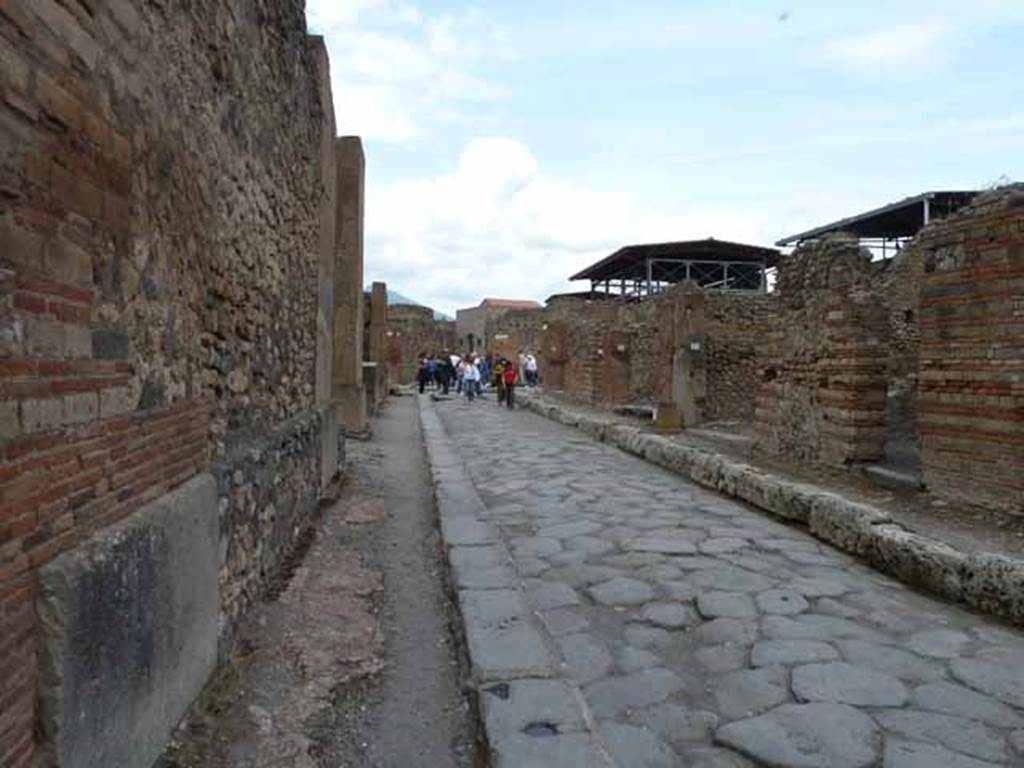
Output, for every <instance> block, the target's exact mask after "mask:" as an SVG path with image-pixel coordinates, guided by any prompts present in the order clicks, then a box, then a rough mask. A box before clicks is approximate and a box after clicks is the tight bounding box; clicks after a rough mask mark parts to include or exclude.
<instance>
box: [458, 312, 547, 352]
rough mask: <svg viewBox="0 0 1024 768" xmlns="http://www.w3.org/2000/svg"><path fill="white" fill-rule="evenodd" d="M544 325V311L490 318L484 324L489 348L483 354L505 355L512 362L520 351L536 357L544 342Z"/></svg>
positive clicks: (512, 313) (515, 313)
mask: <svg viewBox="0 0 1024 768" xmlns="http://www.w3.org/2000/svg"><path fill="white" fill-rule="evenodd" d="M543 325H544V310H543V309H539V308H538V309H510V310H506V311H505V312H503V313H501V314H499V315H498V316H497V317H493V318H488V319H487V321H486V323H485V324H484V338H485V339H486V340H487V346H486V349H482V350H481V352H483V353H485V354H486V353H488V352H490V353H493V354H495V355H503V356H505V357H507V358H509V359H510V360H511V359H515V357H516V356H517V355H518V354H519V350H523V351H524V352H530V353H532V354H534V355H536V354H537V350H538V349H540V345H541V341H542V338H541V337H542V334H543V332H544V331H543ZM461 338H464V337H460V339H461Z"/></svg>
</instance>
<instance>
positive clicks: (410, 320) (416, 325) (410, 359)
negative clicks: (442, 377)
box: [385, 304, 457, 384]
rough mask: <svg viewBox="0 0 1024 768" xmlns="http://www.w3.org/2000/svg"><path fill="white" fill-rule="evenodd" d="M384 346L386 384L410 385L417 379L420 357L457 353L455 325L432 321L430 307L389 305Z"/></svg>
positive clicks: (442, 321) (445, 321) (449, 322)
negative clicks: (447, 352)
mask: <svg viewBox="0 0 1024 768" xmlns="http://www.w3.org/2000/svg"><path fill="white" fill-rule="evenodd" d="M386 345H387V350H386V353H385V354H386V359H387V367H388V378H389V381H391V382H392V383H396V384H409V383H411V382H412V381H414V380H415V379H416V371H417V369H418V368H419V362H420V360H421V359H422V357H423V356H425V355H430V354H440V353H441V352H443V351H445V350H451V351H455V350H456V349H457V345H456V337H455V322H454V321H452V320H435V319H434V310H432V309H431V308H430V307H421V306H417V305H413V304H392V305H391V306H389V307H388V315H387V334H386Z"/></svg>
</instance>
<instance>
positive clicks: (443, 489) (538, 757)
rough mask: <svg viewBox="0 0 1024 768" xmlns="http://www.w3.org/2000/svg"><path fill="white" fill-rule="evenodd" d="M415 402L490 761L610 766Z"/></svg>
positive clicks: (457, 472)
mask: <svg viewBox="0 0 1024 768" xmlns="http://www.w3.org/2000/svg"><path fill="white" fill-rule="evenodd" d="M417 400H418V403H419V414H420V425H421V427H422V430H423V440H424V443H425V444H426V448H427V458H428V463H429V466H430V472H431V475H432V477H433V483H434V494H435V498H436V500H437V509H438V514H439V516H440V519H441V534H442V538H443V540H444V548H445V555H446V558H447V561H448V568H449V573H450V576H451V583H452V586H453V587H454V589H455V590H456V592H457V596H458V605H459V613H460V615H461V617H462V625H463V630H464V632H465V637H466V645H467V647H468V649H469V659H470V665H471V668H472V677H473V686H474V688H475V690H476V695H477V700H478V702H479V704H480V712H481V719H482V720H483V726H484V733H485V736H486V740H487V745H488V752H489V758H490V762H489V764H490V765H492V766H501V767H506V768H513V766H517V767H518V766H530V767H531V768H547V766H550V767H551V768H556V766H557V767H568V766H579V768H590V767H591V766H593V767H594V768H613V766H614V765H615V764H614V762H613V761H612V759H611V758H610V757H609V755H608V752H607V750H606V749H605V748H604V746H603V744H602V743H601V740H600V738H599V737H598V736H597V730H596V728H595V725H594V719H593V716H592V714H591V712H590V709H589V707H588V706H587V704H586V701H585V700H584V698H583V694H582V693H581V692H580V689H579V687H578V686H577V685H576V683H575V682H574V681H573V680H571V679H569V678H568V677H567V676H565V675H564V674H563V672H562V668H561V664H560V657H559V654H558V653H557V652H556V651H555V650H554V647H555V646H554V642H553V641H552V640H551V638H550V637H549V636H548V634H547V631H546V630H545V629H544V628H543V627H542V625H541V623H540V622H539V620H538V618H537V617H536V615H535V614H534V612H533V611H532V609H531V608H530V604H529V601H528V599H527V598H526V596H525V595H524V594H523V591H522V589H521V588H520V583H519V577H518V574H517V573H516V570H515V567H514V565H513V561H512V558H511V556H510V554H509V552H508V549H507V548H506V546H505V544H504V543H503V542H502V540H501V537H500V536H499V535H498V532H497V530H496V529H495V527H494V525H493V524H492V523H491V522H490V521H489V520H488V519H487V508H486V507H485V506H484V504H483V502H482V501H481V500H480V497H479V495H477V492H476V489H475V488H474V487H473V484H472V482H471V480H470V478H469V475H468V473H467V471H466V467H465V465H464V464H463V462H462V460H461V459H460V458H459V457H458V455H457V454H456V452H455V451H454V450H453V449H452V447H451V444H450V442H449V440H448V437H447V434H446V433H445V429H444V426H443V425H442V424H441V420H440V418H439V417H438V415H437V413H436V412H435V410H434V406H433V403H432V402H431V401H430V400H429V399H428V398H426V397H422V396H421V397H418V398H417Z"/></svg>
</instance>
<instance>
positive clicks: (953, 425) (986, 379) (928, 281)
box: [917, 185, 1024, 512]
mask: <svg viewBox="0 0 1024 768" xmlns="http://www.w3.org/2000/svg"><path fill="white" fill-rule="evenodd" d="M917 245H918V247H919V248H920V249H921V253H922V260H923V278H922V280H923V282H922V286H921V304H920V312H921V315H920V330H921V362H920V374H919V375H920V414H921V415H920V419H921V438H922V456H921V459H922V476H923V480H924V483H925V484H926V486H927V487H928V488H929V489H931V490H934V491H937V492H939V493H941V494H943V495H947V496H951V497H953V498H956V499H962V500H967V501H971V502H975V503H983V504H988V505H995V506H999V507H1003V508H1006V509H1009V510H1013V511H1016V512H1020V511H1021V510H1024V362H1022V360H1024V187H1021V186H1019V185H1018V186H1015V187H1010V188H1006V189H1002V190H997V191H995V192H992V193H989V194H987V195H985V196H982V197H980V198H979V199H978V200H977V201H976V202H975V204H974V205H972V206H971V207H969V208H967V209H964V210H962V211H961V212H959V213H958V214H957V215H955V216H954V217H952V218H950V219H947V220H945V221H942V222H939V223H936V224H934V225H933V226H931V227H929V228H927V229H926V230H925V231H924V232H923V233H922V234H921V235H920V236H919V238H918V243H917Z"/></svg>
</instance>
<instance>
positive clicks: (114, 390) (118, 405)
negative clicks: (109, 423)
mask: <svg viewBox="0 0 1024 768" xmlns="http://www.w3.org/2000/svg"><path fill="white" fill-rule="evenodd" d="M136 405H138V398H137V397H136V396H135V394H134V393H133V392H132V389H131V387H107V388H106V389H104V390H103V391H102V392H100V417H101V418H104V419H105V418H107V417H109V416H118V415H119V414H122V413H127V412H129V411H132V410H135V406H136Z"/></svg>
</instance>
